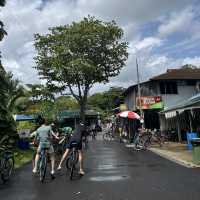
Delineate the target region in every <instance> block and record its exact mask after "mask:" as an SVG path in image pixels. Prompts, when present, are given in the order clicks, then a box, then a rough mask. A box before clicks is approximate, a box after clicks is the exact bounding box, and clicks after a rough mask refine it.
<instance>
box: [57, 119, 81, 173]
mask: <svg viewBox="0 0 200 200" xmlns="http://www.w3.org/2000/svg"><path fill="white" fill-rule="evenodd" d="M84 133H85V126H84V124H83V123H81V122H80V123H79V124H78V125H77V126H76V128H75V130H74V133H73V135H72V137H71V138H70V141H69V144H68V145H67V147H66V151H65V153H64V154H63V156H62V158H61V161H60V163H59V165H58V170H61V166H62V163H63V161H64V160H65V159H66V157H67V156H68V153H69V151H70V150H71V149H72V145H71V143H73V142H76V143H77V149H78V152H79V164H80V171H79V174H80V175H84V174H85V173H84V171H83V154H82V139H83V136H84Z"/></svg>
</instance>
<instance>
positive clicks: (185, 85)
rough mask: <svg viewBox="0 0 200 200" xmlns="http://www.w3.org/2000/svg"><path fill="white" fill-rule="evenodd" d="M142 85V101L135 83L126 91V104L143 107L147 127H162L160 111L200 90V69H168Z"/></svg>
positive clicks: (135, 107) (130, 107) (129, 108)
mask: <svg viewBox="0 0 200 200" xmlns="http://www.w3.org/2000/svg"><path fill="white" fill-rule="evenodd" d="M140 86H141V99H140V101H139V98H138V85H133V86H130V87H129V88H128V89H127V90H126V91H125V92H124V95H125V104H126V105H127V107H128V110H132V111H137V110H139V107H141V108H142V110H143V112H144V121H145V127H146V128H151V129H153V128H160V125H159V112H160V111H162V110H164V109H166V108H168V107H172V106H175V105H177V104H179V103H180V102H183V101H184V100H187V99H188V98H190V97H192V96H194V95H196V94H197V93H198V92H199V91H200V69H191V68H186V67H183V68H181V69H168V70H167V72H166V73H164V74H160V75H158V76H155V77H152V78H150V79H149V80H148V81H146V82H143V83H141V85H140Z"/></svg>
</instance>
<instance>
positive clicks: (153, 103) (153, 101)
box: [136, 96, 163, 109]
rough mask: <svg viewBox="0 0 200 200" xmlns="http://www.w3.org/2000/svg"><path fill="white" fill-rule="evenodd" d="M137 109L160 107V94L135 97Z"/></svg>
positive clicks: (161, 104)
mask: <svg viewBox="0 0 200 200" xmlns="http://www.w3.org/2000/svg"><path fill="white" fill-rule="evenodd" d="M136 106H137V109H139V108H140V107H141V109H161V108H163V102H162V98H161V96H145V97H140V98H139V97H136Z"/></svg>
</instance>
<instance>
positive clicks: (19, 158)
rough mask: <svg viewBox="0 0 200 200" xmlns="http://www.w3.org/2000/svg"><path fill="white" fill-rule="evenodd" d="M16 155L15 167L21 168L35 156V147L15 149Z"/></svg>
mask: <svg viewBox="0 0 200 200" xmlns="http://www.w3.org/2000/svg"><path fill="white" fill-rule="evenodd" d="M14 152H15V153H14V156H15V168H19V167H21V166H23V165H24V164H26V163H28V162H30V161H31V160H32V158H33V152H34V151H33V149H27V150H21V149H15V150H14Z"/></svg>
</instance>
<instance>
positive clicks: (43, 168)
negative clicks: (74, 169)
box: [38, 146, 55, 183]
mask: <svg viewBox="0 0 200 200" xmlns="http://www.w3.org/2000/svg"><path fill="white" fill-rule="evenodd" d="M48 151H49V147H48V146H44V147H42V148H41V151H40V157H39V162H38V168H39V177H40V181H41V182H42V183H43V182H44V180H45V177H46V172H47V164H48V162H49V152H48ZM54 178H55V177H54V175H53V174H51V179H54Z"/></svg>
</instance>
